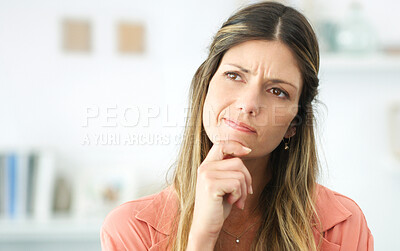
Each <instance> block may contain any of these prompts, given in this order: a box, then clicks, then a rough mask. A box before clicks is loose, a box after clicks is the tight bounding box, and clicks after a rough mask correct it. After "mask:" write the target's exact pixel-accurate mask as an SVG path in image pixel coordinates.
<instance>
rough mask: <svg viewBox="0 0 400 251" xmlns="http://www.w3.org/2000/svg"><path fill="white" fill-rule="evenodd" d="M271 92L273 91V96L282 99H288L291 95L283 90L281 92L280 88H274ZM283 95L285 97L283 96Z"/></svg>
mask: <svg viewBox="0 0 400 251" xmlns="http://www.w3.org/2000/svg"><path fill="white" fill-rule="evenodd" d="M271 90H272V94H274V95H276V96H278V97H282V98H288V97H289V94H288V93H287V92H285V91H283V90H281V89H279V88H275V87H274V88H271ZM282 94H283V95H284V96H282Z"/></svg>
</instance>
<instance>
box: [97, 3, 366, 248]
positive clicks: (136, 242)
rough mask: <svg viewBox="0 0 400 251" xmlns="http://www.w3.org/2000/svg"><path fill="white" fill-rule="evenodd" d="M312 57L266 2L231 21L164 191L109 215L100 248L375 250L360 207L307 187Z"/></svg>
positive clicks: (303, 37) (281, 12) (287, 19)
mask: <svg viewBox="0 0 400 251" xmlns="http://www.w3.org/2000/svg"><path fill="white" fill-rule="evenodd" d="M318 70H319V49H318V43H317V39H316V37H315V34H314V32H313V30H312V28H311V26H310V24H309V23H308V22H307V20H306V18H305V17H304V16H303V15H302V14H300V13H299V12H297V11H296V10H294V9H293V8H290V7H287V6H284V5H282V4H279V3H274V2H262V3H258V4H254V5H250V6H248V7H246V8H244V9H242V10H240V11H238V12H237V13H236V14H234V15H233V16H232V17H230V18H229V19H228V20H227V21H226V22H225V23H224V24H223V25H222V27H221V29H220V30H219V31H218V33H217V34H216V36H215V37H214V40H213V42H212V44H211V47H210V51H209V55H208V58H207V59H206V60H205V61H204V63H203V64H202V65H201V66H200V67H199V69H198V70H197V72H196V73H195V76H194V78H193V81H192V85H191V92H190V95H191V96H190V98H191V99H190V105H191V106H190V107H191V108H192V109H190V111H189V114H188V118H190V119H189V120H188V121H187V124H186V130H185V134H184V139H183V143H182V146H181V150H180V154H179V157H178V159H177V162H176V168H175V172H174V176H173V184H172V185H169V186H168V187H167V188H166V189H164V190H163V191H161V192H160V193H158V194H154V195H150V196H147V197H144V198H141V199H138V200H135V201H131V202H127V203H125V204H123V205H121V206H119V207H118V208H116V209H114V210H113V211H112V212H111V213H110V214H109V215H108V216H107V218H106V220H105V222H104V224H103V227H102V233H101V238H102V247H103V249H104V250H230V249H232V248H233V249H235V250H290V251H292V250H339V249H340V250H373V237H372V235H371V232H370V230H369V228H368V226H367V223H366V220H365V217H364V215H363V213H362V211H361V209H360V208H359V207H358V206H357V204H356V203H355V202H354V201H352V200H351V199H349V198H347V197H345V196H343V195H341V194H338V193H336V192H334V191H331V190H329V189H328V188H326V187H323V186H321V185H319V184H317V183H316V178H317V173H318V159H317V152H316V145H315V139H314V111H313V102H314V101H315V97H316V95H317V93H318V82H319V81H318Z"/></svg>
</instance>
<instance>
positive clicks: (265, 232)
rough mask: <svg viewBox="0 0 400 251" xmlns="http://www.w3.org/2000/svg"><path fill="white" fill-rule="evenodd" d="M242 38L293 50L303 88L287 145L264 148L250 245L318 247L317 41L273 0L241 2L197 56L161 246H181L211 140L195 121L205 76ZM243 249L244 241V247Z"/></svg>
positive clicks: (259, 247) (205, 86)
mask: <svg viewBox="0 0 400 251" xmlns="http://www.w3.org/2000/svg"><path fill="white" fill-rule="evenodd" d="M249 40H268V41H279V42H282V43H283V44H285V45H286V46H287V47H288V48H289V49H290V50H291V52H292V53H293V55H294V57H295V59H296V60H297V64H298V67H299V69H300V71H301V77H302V83H303V87H302V90H301V95H300V99H299V104H298V108H299V109H298V112H297V114H296V117H295V123H294V124H293V125H294V126H296V134H295V135H294V136H293V137H292V138H291V140H290V143H289V150H284V145H283V142H281V144H279V145H278V146H277V147H276V148H275V149H274V150H273V151H272V152H271V156H270V160H269V163H268V165H269V166H268V167H269V168H271V170H272V179H271V180H270V182H269V183H268V184H267V185H266V186H265V187H264V189H263V191H262V194H261V196H260V197H259V203H258V208H259V209H260V210H261V212H262V219H261V220H262V221H261V226H260V227H259V229H258V231H257V236H256V238H255V239H254V241H253V244H252V246H251V250H260V251H261V250H280V251H281V250H288V251H294V250H318V247H319V245H320V243H321V242H320V241H321V240H317V241H316V240H315V239H314V235H313V231H312V228H313V227H315V228H316V229H317V230H318V229H320V226H321V224H320V221H319V218H318V215H317V213H316V210H315V184H316V179H317V176H318V172H319V161H318V156H317V149H316V140H315V135H314V129H315V123H316V121H315V117H314V114H315V111H314V110H315V106H316V105H315V103H316V102H317V99H316V96H317V94H318V85H319V79H318V71H319V47H318V42H317V39H316V35H315V33H314V31H313V29H312V27H311V25H310V23H309V22H308V21H307V19H306V18H305V17H304V15H302V14H301V13H300V12H299V11H297V10H296V9H294V8H292V7H289V6H285V5H283V4H280V3H277V2H260V3H256V4H252V5H248V6H246V7H243V8H242V9H240V10H238V11H237V12H236V13H234V14H233V15H232V16H231V17H229V18H228V20H227V21H225V22H224V23H223V25H222V27H221V28H220V29H219V30H218V32H217V33H216V34H215V36H214V38H213V41H212V43H211V45H210V47H209V53H208V56H207V58H206V59H205V61H204V62H203V63H202V64H201V65H200V67H199V68H198V69H197V71H196V73H195V75H194V77H193V79H192V82H191V86H190V91H189V95H190V96H189V109H188V114H187V118H188V119H187V120H186V125H185V131H184V134H183V138H182V144H181V146H180V150H179V153H178V156H177V159H176V161H175V163H174V165H172V166H171V168H172V167H174V172H173V176H172V181H168V180H167V183H171V184H172V185H173V187H174V190H175V192H176V195H177V198H178V199H179V205H178V208H179V210H178V213H177V215H176V217H175V221H174V224H173V233H172V234H171V235H170V240H169V245H171V246H170V247H171V249H172V250H179V251H184V250H186V247H187V244H188V236H189V231H190V227H191V223H192V218H193V211H194V202H195V194H196V180H197V168H198V167H199V166H200V164H201V163H202V162H203V160H204V159H205V157H206V156H207V154H208V152H209V150H210V148H211V147H212V142H211V141H210V139H209V138H208V136H207V134H206V132H205V129H204V127H203V121H202V117H203V116H202V115H203V114H202V112H203V105H204V101H205V98H206V95H207V91H208V86H209V83H210V80H211V78H212V77H213V75H214V74H215V72H216V71H217V69H218V66H219V64H220V62H221V59H222V57H223V56H224V54H225V53H226V51H227V50H229V49H230V48H232V47H233V46H235V45H238V44H240V43H243V42H245V41H249ZM249 248H250V247H249Z"/></svg>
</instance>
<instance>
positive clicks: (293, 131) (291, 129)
mask: <svg viewBox="0 0 400 251" xmlns="http://www.w3.org/2000/svg"><path fill="white" fill-rule="evenodd" d="M295 134H296V126H289V128H288V129H287V131H286V133H285V138H291V137H293V136H294V135H295Z"/></svg>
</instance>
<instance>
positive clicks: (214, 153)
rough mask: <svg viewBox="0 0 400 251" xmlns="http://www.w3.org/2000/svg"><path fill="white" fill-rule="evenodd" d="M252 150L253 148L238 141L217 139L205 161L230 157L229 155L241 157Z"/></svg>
mask: <svg viewBox="0 0 400 251" xmlns="http://www.w3.org/2000/svg"><path fill="white" fill-rule="evenodd" d="M250 152H251V149H250V148H248V147H245V146H244V145H242V144H240V143H239V142H237V141H233V140H221V141H217V142H216V143H215V144H214V145H213V146H212V147H211V149H210V151H209V152H208V154H207V156H206V158H205V159H204V161H215V160H223V159H225V158H229V156H234V157H240V156H245V155H247V154H249V153H250Z"/></svg>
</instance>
